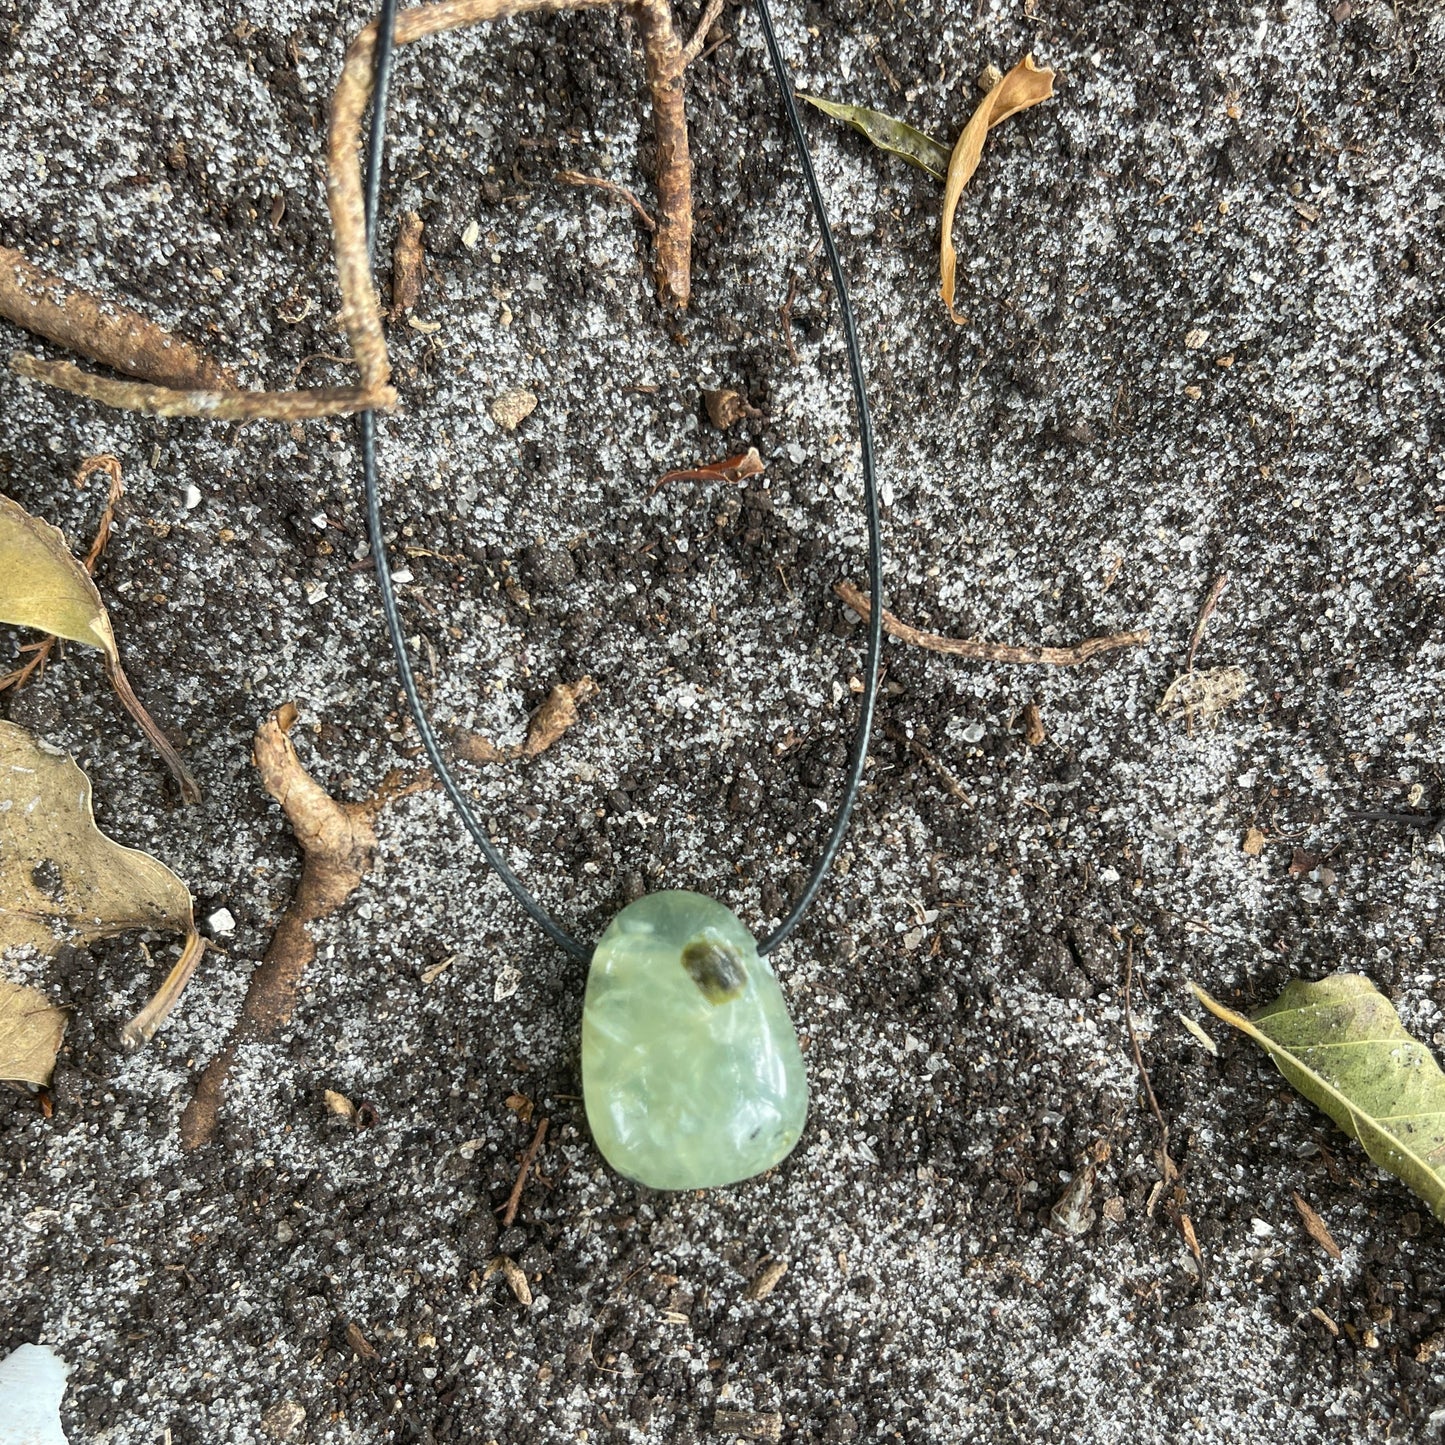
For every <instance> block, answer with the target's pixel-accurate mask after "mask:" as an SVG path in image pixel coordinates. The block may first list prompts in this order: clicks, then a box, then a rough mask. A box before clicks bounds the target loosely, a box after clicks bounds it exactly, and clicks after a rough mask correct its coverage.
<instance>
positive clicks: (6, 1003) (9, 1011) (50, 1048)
mask: <svg viewBox="0 0 1445 1445" xmlns="http://www.w3.org/2000/svg"><path fill="white" fill-rule="evenodd" d="M66 1022H67V1015H66V1012H65V1010H64V1009H61V1008H56V1007H54V1006H53V1005H52V1004H51V1002H50V1000H49V999H48V998H46V997H45V995H44V994H43V993H41V992H40V990H39V989H35V988H26V987H25V986H24V985H23V984H18V983H8V982H6V981H5V980H4V979H0V1080H3V1081H4V1082H6V1083H12V1084H34V1085H35V1086H36V1087H37V1088H42V1089H43V1088H45V1087H46V1086H47V1085H48V1084H49V1083H50V1076H51V1074H52V1073H53V1072H54V1071H55V1055H56V1054H57V1053H58V1052H59V1050H60V1040H61V1038H62V1037H63V1036H64V1034H65V1025H66Z"/></svg>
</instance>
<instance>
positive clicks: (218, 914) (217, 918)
mask: <svg viewBox="0 0 1445 1445" xmlns="http://www.w3.org/2000/svg"><path fill="white" fill-rule="evenodd" d="M206 927H207V928H209V929H210V930H211V932H212V933H214V934H216V935H217V936H218V937H219V936H220V935H222V934H227V933H234V932H235V931H236V918H235V915H234V914H233V913H232V912H231V910H230V909H229V908H218V909H216V911H215V912H214V913H213V914H211V916H210V917H209V918H208V919H206Z"/></svg>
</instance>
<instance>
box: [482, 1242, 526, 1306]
mask: <svg viewBox="0 0 1445 1445" xmlns="http://www.w3.org/2000/svg"><path fill="white" fill-rule="evenodd" d="M494 1274H500V1275H501V1276H502V1278H503V1279H504V1280H506V1281H507V1288H508V1289H510V1290H511V1291H512V1293H513V1294H514V1295H515V1296H516V1297H517V1303H518V1304H521V1305H530V1304H531V1303H532V1287H531V1285H529V1284H528V1283H527V1276H526V1275H525V1274H523V1273H522V1267H521V1265H519V1264H518V1263H517V1261H516V1260H515V1259H513V1258H512V1257H511V1255H509V1254H498V1255H495V1256H494V1257H493V1258H491V1259H489V1260H488V1261H487V1266H486V1268H485V1269H484V1270H483V1271H482V1278H483V1279H491V1277H492V1276H493V1275H494Z"/></svg>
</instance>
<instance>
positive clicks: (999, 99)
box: [938, 55, 1054, 325]
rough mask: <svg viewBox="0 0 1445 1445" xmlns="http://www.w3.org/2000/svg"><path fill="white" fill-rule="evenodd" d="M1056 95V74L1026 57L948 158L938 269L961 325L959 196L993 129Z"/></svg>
mask: <svg viewBox="0 0 1445 1445" xmlns="http://www.w3.org/2000/svg"><path fill="white" fill-rule="evenodd" d="M1053 93H1054V72H1053V71H1052V70H1040V69H1039V68H1038V66H1037V65H1035V64H1034V58H1033V56H1032V55H1026V56H1024V58H1023V59H1022V60H1021V61H1019V63H1018V64H1017V65H1016V66H1014V68H1013V69H1012V70H1011V71H1009V73H1008V74H1007V75H1006V76H1004V78H1003V79H1002V80H1001V81H999V83H998V84H997V85H996V86H994V88H993V89H992V90H991V91H989V93H988V94H987V95H986V96H984V98H983V99H982V100H981V101H980V102H979V105H978V109H977V110H976V111H974V113H973V116H972V117H971V118H970V120H969V122H968V124H967V125H966V126H965V127H964V128H963V134H962V135H960V136H959V138H958V141H957V143H956V144H955V145H954V147H953V154H952V155H951V156H950V157H949V159H948V180H947V187H946V189H945V190H944V193H943V225H942V237H941V239H940V242H939V254H938V269H939V279H940V281H941V283H942V286H941V289H942V292H943V304H944V305H945V306H947V307H948V314H949V315H950V316H951V317H952V318H953V319H954V321H956V322H958V323H959V324H960V325H962V324H963V323H964V321H966V320H967V318H966V317H963V316H960V315H959V314H958V312H957V311H955V310H954V308H953V291H954V284H955V276H956V271H957V266H958V257H957V254H956V253H955V251H954V249H953V217H954V213H955V212H956V211H957V210H958V202H959V197H961V196H962V195H963V188H964V187H965V186H966V185H967V184H968V182H969V179H970V177H972V175H973V173H974V172H975V171H976V170H977V169H978V163H979V159H980V157H981V156H982V155H983V143H984V139H985V138H986V137H987V135H988V133H989V131H990V130H992V129H993V127H994V126H996V125H999V124H1001V123H1002V122H1003V121H1006V120H1007V119H1008V118H1009V116H1011V115H1017V114H1018V113H1019V111H1021V110H1027V109H1028V108H1029V107H1030V106H1031V105H1037V104H1038V103H1039V102H1040V101H1043V100H1047V99H1048V98H1049V97H1050V96H1051V95H1053Z"/></svg>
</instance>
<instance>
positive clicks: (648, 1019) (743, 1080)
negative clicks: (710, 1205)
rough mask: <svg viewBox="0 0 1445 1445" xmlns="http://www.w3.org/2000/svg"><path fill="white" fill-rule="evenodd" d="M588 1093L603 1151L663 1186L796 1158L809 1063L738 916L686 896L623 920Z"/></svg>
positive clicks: (647, 903)
mask: <svg viewBox="0 0 1445 1445" xmlns="http://www.w3.org/2000/svg"><path fill="white" fill-rule="evenodd" d="M582 1093H583V1096H584V1099H585V1102H586V1106H587V1122H588V1124H590V1125H591V1127H592V1137H593V1138H594V1139H595V1140H596V1142H597V1147H598V1149H599V1150H601V1152H602V1157H603V1158H604V1159H606V1161H607V1162H608V1163H609V1164H610V1165H611V1166H612V1167H613V1168H614V1169H615V1170H617V1172H618V1173H619V1174H625V1175H626V1176H627V1177H628V1178H629V1179H635V1180H637V1182H638V1183H639V1184H646V1185H649V1186H650V1187H651V1188H653V1189H711V1188H714V1187H716V1186H718V1185H722V1184H735V1183H737V1181H738V1180H740V1179H749V1178H751V1177H752V1176H753V1175H754V1174H761V1173H762V1172H763V1170H764V1169H771V1168H772V1166H773V1165H774V1164H776V1163H778V1162H779V1160H781V1159H784V1158H786V1157H787V1155H788V1154H789V1153H790V1152H791V1150H792V1148H793V1146H794V1145H795V1144H796V1143H797V1142H798V1139H799V1137H800V1136H801V1135H802V1132H803V1123H804V1121H805V1119H806V1118H807V1115H808V1079H807V1075H806V1073H805V1071H804V1069H803V1055H802V1052H801V1051H800V1050H799V1048H798V1036H797V1034H796V1033H795V1032H794V1030H793V1022H792V1020H791V1019H790V1018H789V1017H788V1008H787V1005H786V1004H785V1003H784V1002H783V992H782V990H781V989H780V988H779V987H778V981H777V979H776V978H775V977H774V976H773V970H772V968H771V967H770V966H769V965H768V962H767V960H766V959H764V958H760V957H759V956H758V946H757V943H756V942H755V941H754V939H753V936H752V934H750V933H749V932H748V931H747V929H746V928H744V927H743V925H742V924H741V923H740V922H738V919H737V917H736V916H735V915H734V914H733V912H732V911H731V910H730V909H728V908H725V907H724V906H723V905H722V904H721V903H717V902H715V901H714V900H713V899H711V898H704V897H703V896H702V894H700V893H687V892H683V891H680V890H678V891H672V892H665V893H651V894H649V895H648V896H647V897H645V898H639V899H638V901H637V902H636V903H630V904H628V906H627V907H626V908H624V909H623V910H622V912H621V913H619V914H618V915H617V917H616V918H614V919H613V920H612V922H611V923H610V924H609V925H608V928H607V931H606V932H605V933H604V934H603V935H602V937H601V939H600V940H599V942H598V944H597V947H596V949H595V950H594V951H593V954H592V966H591V969H590V970H589V972H588V974H587V997H586V1001H585V1003H584V1004H583V1008H582Z"/></svg>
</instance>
